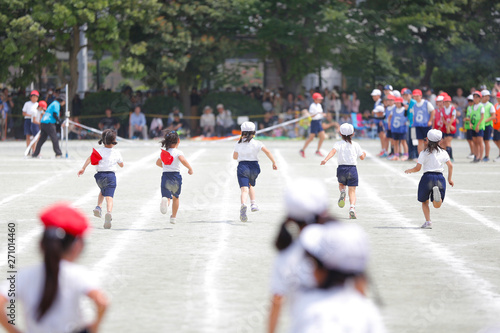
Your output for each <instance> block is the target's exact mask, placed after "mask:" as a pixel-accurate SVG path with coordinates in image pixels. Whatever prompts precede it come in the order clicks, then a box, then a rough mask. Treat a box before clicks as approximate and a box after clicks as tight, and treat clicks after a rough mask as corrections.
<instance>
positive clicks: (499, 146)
mask: <svg viewBox="0 0 500 333" xmlns="http://www.w3.org/2000/svg"><path fill="white" fill-rule="evenodd" d="M493 142H495V144H496V145H497V147H498V156H500V141H499V140H497V141H493Z"/></svg>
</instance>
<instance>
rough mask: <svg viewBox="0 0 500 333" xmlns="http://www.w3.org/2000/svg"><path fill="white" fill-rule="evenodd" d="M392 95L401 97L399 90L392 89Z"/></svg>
mask: <svg viewBox="0 0 500 333" xmlns="http://www.w3.org/2000/svg"><path fill="white" fill-rule="evenodd" d="M392 96H394V97H401V93H400V92H399V90H393V91H392Z"/></svg>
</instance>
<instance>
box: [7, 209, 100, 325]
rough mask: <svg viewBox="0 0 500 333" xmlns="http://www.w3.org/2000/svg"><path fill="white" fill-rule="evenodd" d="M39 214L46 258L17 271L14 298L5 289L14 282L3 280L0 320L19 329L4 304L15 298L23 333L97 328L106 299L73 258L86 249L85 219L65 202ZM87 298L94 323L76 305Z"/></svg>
mask: <svg viewBox="0 0 500 333" xmlns="http://www.w3.org/2000/svg"><path fill="white" fill-rule="evenodd" d="M40 219H41V221H42V223H43V224H44V226H45V230H44V231H43V235H42V240H41V244H40V249H41V251H42V253H43V258H44V259H43V260H44V262H43V263H41V264H38V265H36V266H33V267H29V268H25V269H21V270H20V271H19V273H18V274H17V278H16V277H15V278H14V279H15V284H16V288H15V291H16V292H15V298H13V293H12V292H9V289H10V285H11V283H12V281H11V282H8V281H6V282H7V283H5V284H3V285H2V287H1V288H0V325H1V326H2V327H3V328H5V330H6V331H7V332H20V331H19V330H18V329H17V326H13V325H11V324H10V323H9V320H11V319H12V318H9V317H7V314H6V312H5V309H6V307H7V305H8V304H13V301H18V302H20V303H22V305H23V310H24V311H23V314H24V316H23V317H24V320H25V322H26V325H25V326H26V328H25V329H26V331H27V332H50V333H65V332H75V333H86V332H98V330H99V326H100V324H101V321H102V318H103V316H104V313H105V312H106V308H107V306H108V300H107V298H106V296H105V295H104V293H103V292H102V291H101V290H100V288H99V286H98V283H97V281H96V280H95V278H94V276H93V275H92V274H91V272H90V271H88V270H87V269H85V268H84V267H82V266H80V265H78V264H76V263H75V261H76V260H77V259H78V257H79V256H80V254H81V253H82V251H83V248H84V244H85V243H84V241H83V236H84V233H85V231H86V230H87V229H88V226H89V225H88V221H87V218H86V217H85V215H83V214H82V213H81V212H79V211H77V210H75V209H74V208H72V207H70V206H68V205H66V204H56V205H54V206H52V207H50V208H48V209H46V210H45V211H44V212H42V214H41V215H40ZM85 298H89V299H90V300H91V301H92V302H93V303H94V304H95V305H96V316H95V319H94V320H93V321H92V322H87V321H86V320H85V319H84V313H83V309H82V308H81V306H80V302H81V300H83V299H85ZM16 324H17V323H16Z"/></svg>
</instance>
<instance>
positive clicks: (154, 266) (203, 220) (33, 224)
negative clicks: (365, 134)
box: [0, 140, 500, 333]
mask: <svg viewBox="0 0 500 333" xmlns="http://www.w3.org/2000/svg"><path fill="white" fill-rule="evenodd" d="M359 142H360V144H361V146H362V148H364V149H365V150H366V151H367V152H368V153H369V154H370V155H369V157H368V158H367V159H366V160H365V161H362V162H360V163H359V165H358V170H359V174H360V186H359V188H358V191H357V194H358V203H357V214H358V220H356V221H353V222H349V223H358V224H360V225H361V226H363V227H364V228H365V230H366V231H367V232H368V234H369V236H370V240H371V244H372V260H371V264H370V273H371V276H372V280H373V285H372V287H373V288H372V290H373V291H377V293H378V294H379V295H380V298H381V300H382V302H383V307H382V308H381V310H382V313H383V315H384V318H385V321H386V324H387V326H388V328H389V330H390V331H391V332H408V333H410V332H458V333H461V332H464V333H465V332H477V331H478V330H479V329H481V328H484V327H486V326H488V325H490V324H492V323H495V321H496V323H499V322H500V214H499V208H500V195H499V194H500V163H493V162H489V163H481V164H479V165H478V164H471V163H469V161H470V160H467V159H466V158H465V156H466V155H467V154H468V148H467V147H466V143H465V142H464V141H455V142H454V153H455V158H456V160H455V164H454V165H455V170H454V181H455V187H454V188H448V191H447V194H446V199H445V201H444V204H443V207H442V208H441V209H440V210H437V211H436V210H431V217H432V219H433V221H434V228H433V229H432V230H421V229H419V226H420V225H421V224H422V223H423V222H424V219H423V215H422V211H421V207H420V204H419V203H418V202H417V200H416V189H417V183H418V180H419V179H420V176H421V174H414V175H405V174H404V172H403V171H404V169H406V168H409V167H412V166H413V165H414V163H413V162H389V161H387V160H382V159H379V158H377V157H373V156H374V155H376V154H377V153H378V150H379V144H378V142H377V141H371V140H362V141H359ZM94 144H96V143H95V142H94V141H80V142H70V145H69V154H70V157H69V159H64V160H55V159H53V158H52V156H53V153H52V149H51V146H50V142H48V143H46V144H45V146H44V147H43V149H42V155H43V157H44V158H42V159H35V160H32V159H24V158H23V157H22V152H23V150H24V145H23V143H22V142H6V143H1V144H0V156H1V157H2V158H1V160H0V184H1V191H0V267H1V270H2V274H4V273H5V272H6V271H7V267H6V264H7V249H6V246H7V245H6V244H7V223H8V222H15V223H16V224H17V231H16V235H17V244H16V246H17V264H18V267H24V266H27V265H31V264H33V263H35V262H37V261H39V260H40V257H39V255H38V254H37V252H38V251H37V250H38V240H39V235H40V232H41V230H42V228H41V226H40V223H39V222H38V220H37V213H38V212H39V211H40V209H41V208H42V207H44V206H46V205H49V204H51V203H53V202H55V201H60V200H65V201H70V202H72V203H73V204H74V205H75V206H77V207H79V208H81V209H82V210H83V211H84V212H86V213H88V215H89V218H90V219H91V221H92V225H93V229H92V231H91V232H90V233H89V235H88V238H87V246H86V249H85V252H84V255H83V256H82V258H81V260H80V262H81V263H82V264H84V265H85V266H87V267H89V268H90V269H92V270H94V271H95V272H96V274H98V275H99V276H100V280H101V282H102V284H103V287H104V289H105V290H106V292H107V293H108V295H109V296H110V298H111V302H112V304H111V307H110V309H109V312H108V313H107V314H106V317H105V321H104V324H103V330H102V331H103V332H264V331H265V325H266V322H267V307H268V305H269V299H270V295H269V292H268V287H269V272H270V267H271V263H272V260H273V258H274V255H275V251H274V249H273V247H272V241H273V239H274V237H275V234H276V231H277V227H278V225H279V224H280V222H281V221H282V219H283V217H284V216H283V205H282V191H283V188H284V186H285V184H286V182H288V181H293V179H296V178H298V177H303V176H310V177H316V178H320V179H323V180H324V181H325V182H326V183H327V185H328V187H329V188H330V193H329V197H330V199H331V203H332V206H331V212H332V214H334V216H336V217H338V218H339V219H341V220H346V221H347V208H344V209H340V208H338V207H337V205H336V201H337V198H338V188H337V182H336V178H335V168H336V161H335V159H332V161H331V162H329V163H328V165H327V166H324V167H321V166H320V165H319V163H320V160H321V158H320V157H317V156H313V151H314V148H313V147H310V148H309V150H308V152H307V153H308V157H307V158H306V159H302V158H301V157H300V156H299V155H298V149H299V148H300V146H301V145H302V142H300V141H266V146H267V147H268V148H269V149H270V150H271V152H272V153H273V154H274V155H275V157H276V159H277V163H278V168H279V170H278V171H273V170H272V168H271V164H270V162H269V161H268V160H267V159H266V157H265V155H264V154H262V156H261V168H262V173H261V175H260V176H259V179H258V183H257V199H258V204H259V206H260V208H261V211H260V212H258V213H251V215H250V217H249V221H248V222H246V223H242V222H239V220H238V211H239V189H238V185H237V180H236V176H235V167H236V163H235V162H233V161H232V160H231V155H232V146H233V143H230V142H224V143H221V142H219V143H214V142H210V143H205V142H188V141H183V142H182V143H181V147H180V149H182V150H183V151H184V153H185V155H186V157H187V159H188V160H189V161H190V162H191V164H192V166H193V168H194V172H195V173H194V175H192V176H189V175H188V174H187V172H186V170H185V169H184V170H183V172H182V175H183V179H184V180H183V181H184V184H183V188H182V194H181V208H180V212H179V215H178V222H177V224H175V225H172V224H170V223H169V222H168V218H167V216H165V215H162V214H161V213H160V211H159V203H160V191H159V185H160V184H159V181H160V176H161V169H160V168H158V167H156V166H155V163H154V162H155V159H156V158H157V156H158V154H159V146H158V145H157V144H156V143H155V142H152V141H150V142H134V143H120V144H119V145H118V146H117V148H118V149H120V150H121V152H122V154H123V157H124V160H125V164H126V165H125V168H124V169H122V170H120V171H119V172H118V188H117V192H116V195H115V208H114V214H113V219H114V221H113V227H112V229H111V230H104V229H103V228H102V223H103V221H102V220H99V219H97V218H94V217H91V213H92V209H93V207H94V206H95V201H96V197H97V194H98V189H97V187H96V185H95V181H94V178H93V174H94V170H93V168H92V167H89V168H88V169H87V172H86V173H85V175H83V176H82V177H80V178H78V177H77V176H76V173H77V171H78V170H79V168H80V167H81V165H82V164H83V162H84V160H85V158H86V157H87V156H88V155H89V154H90V152H91V148H92V146H93V145H94ZM313 144H315V143H313ZM332 144H333V141H327V142H326V144H325V146H324V147H323V148H324V150H325V153H326V152H327V151H326V149H329V148H330V147H331V146H332ZM497 153H498V152H497V149H496V147H495V148H492V154H491V155H492V156H497V155H498V154H497ZM2 276H3V275H2ZM287 317H288V316H287V314H285V316H284V317H282V320H281V322H280V331H281V332H284V331H286V327H287V322H288V318H287ZM21 318H22V316H21V314H20V313H18V320H19V319H21Z"/></svg>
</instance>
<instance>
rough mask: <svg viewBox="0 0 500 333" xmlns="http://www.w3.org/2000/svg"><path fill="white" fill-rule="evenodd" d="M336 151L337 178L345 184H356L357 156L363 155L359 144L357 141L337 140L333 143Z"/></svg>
mask: <svg viewBox="0 0 500 333" xmlns="http://www.w3.org/2000/svg"><path fill="white" fill-rule="evenodd" d="M333 149H335V150H336V151H337V161H338V167H337V180H338V182H339V183H340V184H343V185H346V186H358V169H357V168H356V165H357V164H358V162H357V160H358V157H360V156H361V155H363V151H362V150H361V146H360V145H359V144H358V143H357V142H352V144H351V143H349V142H347V141H344V140H342V141H338V142H336V143H335V145H333Z"/></svg>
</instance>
